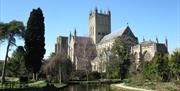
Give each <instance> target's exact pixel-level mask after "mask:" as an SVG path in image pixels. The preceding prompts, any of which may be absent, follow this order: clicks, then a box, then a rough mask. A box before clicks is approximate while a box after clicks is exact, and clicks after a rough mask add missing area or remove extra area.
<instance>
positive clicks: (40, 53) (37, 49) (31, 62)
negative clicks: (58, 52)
mask: <svg viewBox="0 0 180 91" xmlns="http://www.w3.org/2000/svg"><path fill="white" fill-rule="evenodd" d="M44 34H45V25H44V17H43V12H42V10H41V9H40V8H38V9H33V11H32V12H31V13H30V17H29V20H28V22H27V30H26V32H25V49H26V55H25V60H26V61H25V64H26V68H27V69H28V71H30V72H32V73H33V79H34V80H36V79H37V78H36V79H35V75H36V73H37V72H38V71H39V70H40V68H41V64H42V59H43V57H44V54H45V51H46V50H45V48H44V47H45V37H44Z"/></svg>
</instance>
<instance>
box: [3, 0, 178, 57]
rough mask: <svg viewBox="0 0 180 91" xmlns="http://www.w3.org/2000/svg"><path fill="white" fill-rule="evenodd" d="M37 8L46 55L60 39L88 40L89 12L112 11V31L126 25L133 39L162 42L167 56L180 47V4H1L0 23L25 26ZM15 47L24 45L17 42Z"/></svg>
mask: <svg viewBox="0 0 180 91" xmlns="http://www.w3.org/2000/svg"><path fill="white" fill-rule="evenodd" d="M38 7H40V8H41V9H42V10H43V13H44V17H45V27H46V28H45V29H46V32H45V33H46V34H45V38H46V41H45V42H46V55H45V57H47V56H49V54H50V53H51V52H53V51H54V44H55V42H56V38H57V36H59V35H64V36H68V35H69V32H70V31H71V32H73V31H74V28H76V29H77V34H78V35H81V36H88V15H89V12H90V11H91V10H94V8H95V7H98V9H99V10H103V11H104V10H110V11H111V14H112V15H111V19H112V20H111V30H112V32H113V31H117V30H118V29H119V28H121V27H124V26H126V24H127V22H128V24H129V26H130V28H131V29H132V31H133V33H134V34H135V36H137V37H138V38H139V42H141V41H142V38H143V36H144V37H145V39H146V40H150V39H151V40H155V38H156V36H157V37H158V39H159V42H162V43H164V42H165V36H167V38H168V43H169V47H168V48H169V52H172V50H173V49H174V48H177V47H180V0H0V21H1V22H9V21H11V20H20V21H23V22H24V24H25V25H26V23H27V20H28V18H29V14H30V12H31V11H32V9H33V8H38ZM17 44H18V45H24V44H23V41H22V40H17ZM5 48H6V43H3V44H0V59H4V55H5Z"/></svg>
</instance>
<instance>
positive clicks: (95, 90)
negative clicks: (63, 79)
mask: <svg viewBox="0 0 180 91" xmlns="http://www.w3.org/2000/svg"><path fill="white" fill-rule="evenodd" d="M60 91H127V90H121V89H116V90H115V89H114V90H112V88H111V86H110V85H109V84H75V85H69V86H67V87H65V88H63V89H61V90H60Z"/></svg>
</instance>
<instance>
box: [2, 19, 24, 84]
mask: <svg viewBox="0 0 180 91" xmlns="http://www.w3.org/2000/svg"><path fill="white" fill-rule="evenodd" d="M15 37H20V38H24V25H23V23H22V22H20V21H15V20H14V21H11V22H9V23H2V22H1V23H0V41H2V42H4V41H5V40H7V41H8V45H7V48H6V55H5V61H4V65H3V71H2V81H1V82H2V83H4V81H5V75H6V63H7V59H8V53H9V48H10V46H11V45H15V41H16V39H15Z"/></svg>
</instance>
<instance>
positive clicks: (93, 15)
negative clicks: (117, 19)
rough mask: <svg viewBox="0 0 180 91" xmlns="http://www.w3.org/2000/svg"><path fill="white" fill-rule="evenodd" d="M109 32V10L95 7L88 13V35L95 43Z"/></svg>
mask: <svg viewBox="0 0 180 91" xmlns="http://www.w3.org/2000/svg"><path fill="white" fill-rule="evenodd" d="M109 33H111V12H110V11H109V10H108V11H104V12H102V11H100V12H98V10H97V8H96V9H95V10H94V11H93V12H90V14H89V37H90V38H92V39H93V42H94V43H95V44H97V43H99V42H100V40H101V39H102V38H103V37H104V36H105V35H107V34H109Z"/></svg>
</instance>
